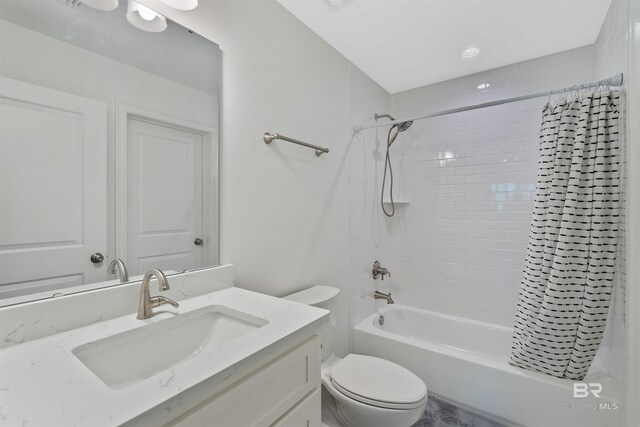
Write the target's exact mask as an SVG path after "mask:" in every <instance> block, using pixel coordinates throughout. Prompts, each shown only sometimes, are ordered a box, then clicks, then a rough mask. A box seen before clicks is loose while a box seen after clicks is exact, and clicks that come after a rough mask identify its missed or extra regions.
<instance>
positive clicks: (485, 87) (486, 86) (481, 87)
mask: <svg viewBox="0 0 640 427" xmlns="http://www.w3.org/2000/svg"><path fill="white" fill-rule="evenodd" d="M489 86H491V83H481V84H479V85H478V86H476V87H477V88H478V89H480V90H482V89H488V88H489Z"/></svg>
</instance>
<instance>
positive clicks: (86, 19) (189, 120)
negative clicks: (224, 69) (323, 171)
mask: <svg viewBox="0 0 640 427" xmlns="http://www.w3.org/2000/svg"><path fill="white" fill-rule="evenodd" d="M152 13H153V12H152ZM126 15H127V2H126V1H121V2H120V5H119V6H118V8H117V9H116V10H113V11H109V12H106V11H100V10H97V9H92V8H90V7H88V6H86V5H84V4H82V3H80V1H78V0H40V1H24V0H3V1H2V4H1V5H0V305H7V304H15V303H19V302H23V301H28V300H33V299H41V298H50V297H52V296H55V295H60V294H68V293H75V292H81V291H84V290H88V289H94V288H97V287H104V286H111V285H115V284H118V283H120V275H115V274H109V272H108V267H109V265H110V263H111V262H112V261H113V260H115V259H116V258H119V259H121V260H122V261H124V263H125V265H126V268H127V269H128V274H129V279H130V280H139V278H140V277H141V276H140V275H143V274H144V273H145V272H146V271H148V270H149V269H151V268H160V269H162V270H163V271H165V272H166V273H167V274H171V273H177V272H182V271H184V270H191V269H197V268H202V267H205V266H212V265H218V263H219V262H218V258H219V257H218V252H219V250H218V241H219V238H218V236H219V230H218V137H219V135H218V129H219V126H218V108H219V96H220V89H219V88H220V75H221V74H220V73H221V53H220V50H219V48H218V46H217V45H216V44H215V43H213V42H211V41H209V40H207V39H205V38H203V37H201V36H199V35H197V34H194V33H193V32H192V31H190V30H188V29H186V28H184V27H182V26H180V25H178V24H176V23H174V22H170V21H168V20H167V27H166V29H164V30H163V31H161V32H146V31H142V30H140V29H138V28H136V27H134V26H132V25H131V24H130V23H129V22H128V21H127V16H126Z"/></svg>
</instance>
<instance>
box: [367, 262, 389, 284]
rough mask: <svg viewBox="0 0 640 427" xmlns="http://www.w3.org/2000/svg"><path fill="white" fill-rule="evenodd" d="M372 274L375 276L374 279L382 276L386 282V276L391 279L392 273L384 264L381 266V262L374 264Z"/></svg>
mask: <svg viewBox="0 0 640 427" xmlns="http://www.w3.org/2000/svg"><path fill="white" fill-rule="evenodd" d="M371 274H373V278H374V279H377V278H378V276H380V278H381V279H382V280H384V276H389V277H391V272H390V271H389V270H387V269H386V268H384V267H383V266H382V264H380V261H376V262H374V263H373V269H372V270H371Z"/></svg>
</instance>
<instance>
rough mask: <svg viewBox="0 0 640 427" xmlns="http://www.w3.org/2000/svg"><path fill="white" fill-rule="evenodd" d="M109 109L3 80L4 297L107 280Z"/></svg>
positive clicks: (0, 249)
mask: <svg viewBox="0 0 640 427" xmlns="http://www.w3.org/2000/svg"><path fill="white" fill-rule="evenodd" d="M106 120H107V107H106V105H105V104H103V103H100V102H97V101H94V100H91V99H87V98H82V97H79V96H75V95H71V94H68V93H64V92H59V91H56V90H51V89H47V88H43V87H40V86H35V85H32V84H27V83H24V82H20V81H17V80H12V79H7V78H2V77H0V297H2V298H4V297H11V296H17V295H22V294H26V293H33V292H37V291H49V290H52V289H59V288H63V287H68V286H77V285H82V284H84V283H91V282H97V281H101V280H104V279H105V277H106V266H105V262H102V263H98V264H94V263H92V262H91V261H90V257H91V254H92V253H94V252H99V253H102V254H105V255H106V250H107V219H106V214H107V210H106V192H107V185H106V165H107V159H106V155H107V150H106V143H107V142H106V140H107V124H106Z"/></svg>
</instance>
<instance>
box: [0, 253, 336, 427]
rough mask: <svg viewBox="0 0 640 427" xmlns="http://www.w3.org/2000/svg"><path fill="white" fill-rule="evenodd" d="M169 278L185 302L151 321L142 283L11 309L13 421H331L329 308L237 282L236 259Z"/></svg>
mask: <svg viewBox="0 0 640 427" xmlns="http://www.w3.org/2000/svg"><path fill="white" fill-rule="evenodd" d="M170 282H171V290H170V291H167V292H163V293H162V294H163V295H164V294H166V295H167V296H168V297H170V298H172V299H174V300H176V301H178V302H179V307H178V308H173V307H170V306H161V307H157V308H155V315H154V316H153V317H151V318H150V319H146V320H139V319H136V306H137V301H138V300H137V297H138V294H139V291H140V282H135V283H130V284H126V285H122V286H119V287H115V288H113V287H112V288H108V289H102V290H96V291H91V292H84V293H81V294H77V295H69V296H64V297H60V298H53V299H49V300H44V301H35V302H31V303H26V304H20V305H16V306H10V307H4V308H2V309H0V325H1V326H0V328H1V329H0V331H1V333H2V337H3V340H2V341H3V342H2V346H3V348H2V350H0V368H1V374H0V376H1V378H2V388H1V389H0V401H2V408H1V409H0V415H1V416H2V420H3V421H2V425H3V426H14V425H16V426H19V425H24V424H25V423H28V425H32V426H69V425H75V426H91V427H93V426H117V425H129V426H138V425H140V426H147V425H171V426H199V425H208V426H217V425H219V426H236V425H237V426H240V425H242V426H250V425H256V426H267V425H276V426H289V425H291V426H293V425H310V426H314V425H318V426H319V425H320V344H319V340H318V338H317V336H316V332H317V330H318V327H319V326H320V325H321V324H322V323H323V322H324V321H326V319H327V318H328V312H327V311H326V310H322V309H317V308H314V307H308V306H305V305H302V304H297V303H293V302H289V301H286V300H282V299H279V298H274V297H270V296H267V295H262V294H258V293H255V292H250V291H246V290H243V289H239V288H235V287H233V286H232V284H233V273H232V266H222V267H217V268H211V269H206V270H203V271H199V272H191V273H183V274H179V275H176V276H172V277H171V278H170ZM157 289H158V286H157V283H151V290H152V294H156V295H157V293H158V291H157ZM71 299H75V300H74V301H71ZM122 301H128V302H127V303H125V304H122ZM129 301H130V303H129ZM110 303H111V304H114V305H119V306H121V308H119V309H118V310H113V308H112V309H111V310H108V309H107V308H108V307H110ZM71 304H72V305H73V307H76V309H77V316H76V313H74V311H71V310H69V309H68V308H69V307H70V306H71ZM165 307H166V308H165ZM87 313H92V315H93V316H88V315H87Z"/></svg>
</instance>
